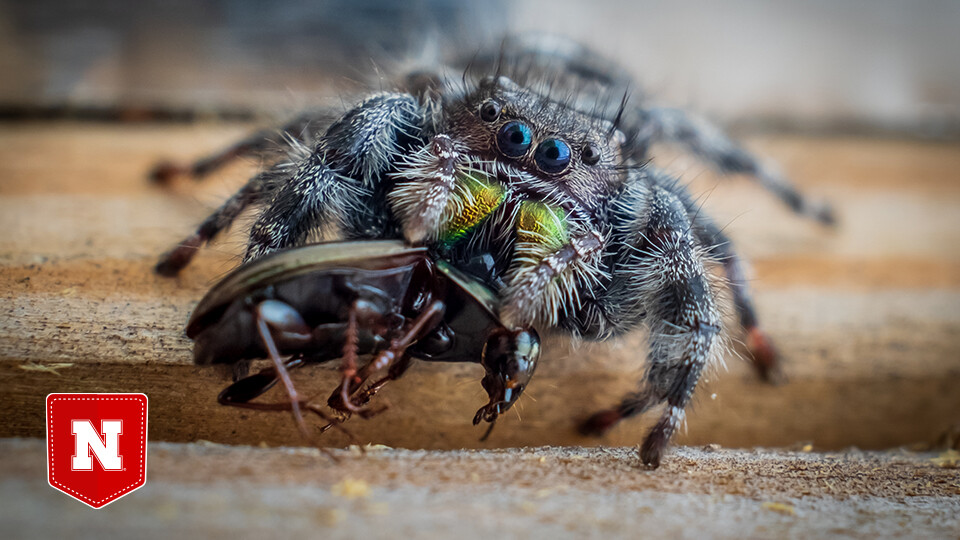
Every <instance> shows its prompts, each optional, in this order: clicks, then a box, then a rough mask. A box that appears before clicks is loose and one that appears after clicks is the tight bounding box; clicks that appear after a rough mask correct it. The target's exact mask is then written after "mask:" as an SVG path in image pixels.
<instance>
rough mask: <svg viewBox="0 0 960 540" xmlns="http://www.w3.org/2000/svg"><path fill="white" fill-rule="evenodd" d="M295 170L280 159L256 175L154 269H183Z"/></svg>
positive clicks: (174, 271) (162, 272)
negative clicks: (205, 246)
mask: <svg viewBox="0 0 960 540" xmlns="http://www.w3.org/2000/svg"><path fill="white" fill-rule="evenodd" d="M292 173H293V170H292V167H291V165H290V164H289V163H280V164H276V165H274V166H273V167H271V168H270V169H268V170H266V171H263V172H261V173H258V174H257V175H255V176H254V177H253V178H251V179H250V180H249V181H248V182H247V183H246V184H245V185H244V186H243V187H242V188H240V190H239V191H237V192H236V193H234V194H233V195H232V196H231V197H230V198H229V199H227V201H226V202H225V203H223V205H221V206H220V208H218V209H217V210H216V211H215V212H214V213H212V214H210V216H209V217H207V219H205V220H203V223H201V224H200V226H199V227H197V230H196V232H194V233H193V234H192V235H190V236H188V237H186V238H185V239H183V240H182V241H180V243H179V244H177V246H176V247H174V248H173V249H171V250H170V251H168V252H166V253H164V254H163V255H162V256H161V257H160V260H159V262H157V265H156V266H155V267H154V271H155V272H156V273H158V274H160V275H162V276H167V277H172V276H176V275H177V274H178V273H180V270H183V269H184V268H185V267H186V266H187V265H188V264H190V261H191V260H193V257H194V256H195V255H196V254H197V251H198V250H199V249H200V248H201V247H202V246H203V245H204V244H207V243H209V242H211V241H212V240H213V239H214V238H216V236H217V235H218V234H220V232H221V231H224V230H226V229H228V228H229V227H230V225H231V224H233V222H234V221H235V220H236V219H237V217H239V216H240V214H241V213H243V211H244V210H245V209H246V208H247V207H249V206H251V205H254V204H258V203H260V202H263V201H265V200H268V199H270V197H271V196H272V195H273V192H274V191H276V189H277V187H278V186H279V185H280V184H282V183H284V182H286V181H287V180H289V178H290V176H291V174H292Z"/></svg>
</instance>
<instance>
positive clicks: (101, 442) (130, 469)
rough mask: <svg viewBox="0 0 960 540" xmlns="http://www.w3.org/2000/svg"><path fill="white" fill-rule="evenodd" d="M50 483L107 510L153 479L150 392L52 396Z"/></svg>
mask: <svg viewBox="0 0 960 540" xmlns="http://www.w3.org/2000/svg"><path fill="white" fill-rule="evenodd" d="M47 481H48V482H50V485H51V486H52V487H54V488H56V489H59V490H60V491H62V492H64V493H66V494H67V495H69V496H71V497H73V498H74V499H77V500H78V501H81V502H84V503H86V504H88V505H90V506H92V507H94V508H103V507H104V506H106V505H108V504H110V503H112V502H113V501H115V500H117V499H119V498H120V497H123V496H124V495H126V494H127V493H130V492H131V491H134V490H135V489H137V488H139V487H140V486H142V485H143V484H144V483H145V482H146V481H147V396H146V395H144V394H50V395H48V396H47Z"/></svg>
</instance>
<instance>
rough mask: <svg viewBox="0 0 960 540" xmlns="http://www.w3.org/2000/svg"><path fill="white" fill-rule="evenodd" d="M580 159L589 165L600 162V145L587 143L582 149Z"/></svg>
mask: <svg viewBox="0 0 960 540" xmlns="http://www.w3.org/2000/svg"><path fill="white" fill-rule="evenodd" d="M580 160H581V161H583V162H584V163H585V164H587V165H596V164H597V163H600V147H599V146H597V144H596V143H592V142H591V143H587V144H585V145H583V148H581V149H580Z"/></svg>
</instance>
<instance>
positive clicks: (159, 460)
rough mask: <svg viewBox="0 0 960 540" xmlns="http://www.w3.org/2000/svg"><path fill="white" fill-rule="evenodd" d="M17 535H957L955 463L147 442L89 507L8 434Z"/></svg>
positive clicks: (870, 456)
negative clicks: (333, 455) (644, 464)
mask: <svg viewBox="0 0 960 540" xmlns="http://www.w3.org/2000/svg"><path fill="white" fill-rule="evenodd" d="M0 453H2V454H3V456H4V460H3V461H0V500H3V501H4V504H3V505H0V520H2V522H3V523H4V534H5V537H8V538H50V537H61V536H65V535H66V536H71V537H76V536H77V535H80V536H81V537H91V538H93V537H96V538H103V537H104V536H108V537H130V536H136V537H138V538H154V537H156V538H169V537H170V536H171V535H177V536H186V537H195V536H203V537H224V538H236V537H243V538H246V537H257V538H262V537H265V536H266V537H271V538H273V537H283V538H290V537H301V536H304V535H306V536H311V537H313V536H320V537H329V536H333V537H338V538H339V537H345V538H396V537H397V536H404V537H416V538H451V537H454V536H455V537H456V538H463V539H473V538H484V539H488V538H596V537H603V538H636V537H637V536H638V535H642V536H644V537H647V536H652V537H658V538H659V537H664V538H675V537H684V538H686V537H697V538H767V537H777V538H821V537H836V536H842V537H845V538H877V537H911V538H953V537H954V536H956V532H957V531H958V530H960V496H958V495H960V481H958V477H957V469H955V468H950V467H955V466H956V465H955V464H956V456H955V455H953V454H949V455H948V454H942V455H938V454H935V453H925V454H910V453H902V452H888V453H862V452H844V453H841V454H821V453H815V452H814V453H805V452H775V451H770V450H755V451H733V450H724V449H720V448H716V447H711V448H706V449H693V448H683V449H679V450H678V451H677V452H676V454H675V456H674V457H673V458H672V459H670V460H667V461H666V462H664V464H663V466H662V467H661V468H660V469H658V470H656V471H645V470H642V469H639V468H638V467H637V459H636V451H635V450H634V449H631V448H625V449H584V448H550V447H538V448H524V449H510V450H492V451H483V452H476V451H464V450H458V451H448V452H440V451H409V450H393V449H383V448H374V449H370V450H368V451H367V452H366V453H365V454H360V453H359V452H358V451H354V452H350V451H337V455H338V456H339V457H340V462H339V463H337V464H333V463H331V461H330V459H329V458H327V457H326V456H323V455H321V454H320V453H319V452H318V451H317V450H316V449H292V448H274V449H263V448H251V447H226V446H220V445H212V444H172V443H151V445H150V449H149V458H148V463H149V465H148V473H147V483H146V485H145V486H144V487H143V488H141V489H140V490H138V491H135V492H134V493H131V494H129V495H127V496H125V497H123V498H122V499H120V500H118V501H116V502H114V503H112V504H111V505H109V506H108V507H106V508H104V509H102V510H98V511H93V510H90V509H89V508H87V507H86V506H84V505H82V504H81V503H79V502H77V501H74V500H72V499H70V498H68V497H67V496H66V495H64V494H62V493H60V492H58V491H55V490H54V489H52V488H50V487H49V486H48V485H47V484H46V482H45V480H44V477H45V474H46V469H45V468H44V459H43V454H44V444H43V441H33V440H0Z"/></svg>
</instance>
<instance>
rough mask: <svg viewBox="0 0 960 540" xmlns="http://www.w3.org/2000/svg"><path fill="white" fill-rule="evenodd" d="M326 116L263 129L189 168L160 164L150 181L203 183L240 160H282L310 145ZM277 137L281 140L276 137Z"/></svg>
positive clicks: (315, 113)
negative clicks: (298, 147) (288, 152)
mask: <svg viewBox="0 0 960 540" xmlns="http://www.w3.org/2000/svg"><path fill="white" fill-rule="evenodd" d="M328 116H329V115H328V114H327V113H324V112H320V111H310V112H307V113H304V114H302V115H299V116H297V117H296V118H294V119H292V120H290V121H288V122H287V123H285V124H283V125H282V126H281V127H280V128H279V129H264V130H260V131H257V132H255V133H252V134H250V135H248V136H247V137H245V138H244V139H242V140H240V141H238V142H236V143H234V144H232V145H230V146H228V147H226V148H224V149H222V150H220V151H219V152H216V153H214V154H211V155H209V156H205V157H203V158H200V159H198V160H197V161H195V162H193V163H192V164H190V165H184V164H182V163H177V162H174V161H162V162H160V163H158V164H157V165H156V166H155V167H154V168H153V169H151V171H150V173H149V178H150V179H151V180H153V181H154V182H156V183H159V184H164V183H167V182H169V181H171V180H173V178H175V177H177V176H190V177H192V178H193V179H194V180H202V179H203V178H205V177H207V176H208V175H209V174H210V173H212V172H214V171H216V170H217V169H219V168H221V167H223V166H225V165H227V164H228V163H230V162H232V161H234V160H236V159H239V158H242V157H257V156H263V157H268V156H267V154H269V153H277V155H278V156H282V152H283V151H284V150H286V149H288V148H289V147H290V146H291V145H292V144H295V143H296V142H299V143H301V144H309V143H310V141H312V140H313V139H314V138H315V137H316V135H317V133H316V130H317V129H319V128H320V127H321V126H323V125H324V124H325V123H326V122H325V120H326V119H327V117H328ZM278 134H280V135H281V136H280V137H278V136H277V135H278Z"/></svg>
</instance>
